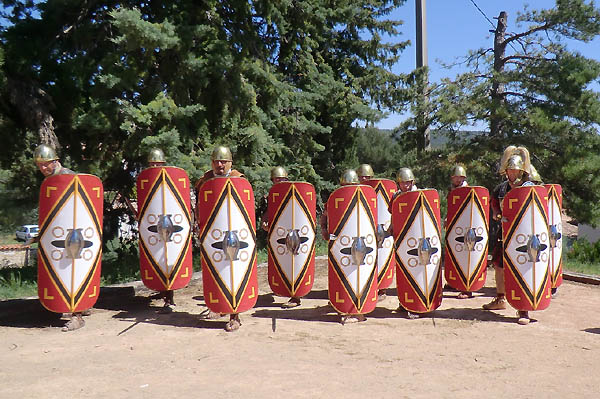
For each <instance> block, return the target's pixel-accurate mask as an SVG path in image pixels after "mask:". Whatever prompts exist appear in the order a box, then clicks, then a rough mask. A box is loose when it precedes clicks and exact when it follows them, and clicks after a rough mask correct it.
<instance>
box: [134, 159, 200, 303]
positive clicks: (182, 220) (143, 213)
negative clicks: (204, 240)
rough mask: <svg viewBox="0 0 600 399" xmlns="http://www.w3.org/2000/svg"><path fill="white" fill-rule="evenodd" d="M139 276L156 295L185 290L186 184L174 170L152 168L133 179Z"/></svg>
mask: <svg viewBox="0 0 600 399" xmlns="http://www.w3.org/2000/svg"><path fill="white" fill-rule="evenodd" d="M137 194H138V213H139V215H138V221H139V233H140V241H139V245H140V272H141V276H142V281H143V282H144V285H146V287H148V288H150V289H153V290H156V291H166V290H176V289H179V288H183V287H185V286H186V285H187V284H188V283H189V281H190V279H191V278H192V273H193V269H192V245H191V244H192V234H191V233H192V228H191V227H192V226H191V225H192V220H191V213H190V180H189V178H188V176H187V173H186V172H185V171H184V170H183V169H180V168H175V167H170V166H169V167H153V168H148V169H145V170H144V171H142V173H140V175H139V176H138V178H137Z"/></svg>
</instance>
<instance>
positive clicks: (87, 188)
mask: <svg viewBox="0 0 600 399" xmlns="http://www.w3.org/2000/svg"><path fill="white" fill-rule="evenodd" d="M103 201H104V190H103V188H102V182H101V181H100V179H98V178H97V177H96V176H92V175H85V174H73V175H57V176H51V177H48V178H46V179H45V180H44V182H43V183H42V187H41V189H40V209H39V226H40V232H39V248H38V295H39V298H40V301H41V302H42V305H44V307H45V308H46V309H48V310H50V311H52V312H57V313H65V312H67V313H70V312H81V311H83V310H86V309H89V308H91V307H92V306H94V303H96V300H97V299H98V294H100V262H101V258H102V210H103V207H102V205H103Z"/></svg>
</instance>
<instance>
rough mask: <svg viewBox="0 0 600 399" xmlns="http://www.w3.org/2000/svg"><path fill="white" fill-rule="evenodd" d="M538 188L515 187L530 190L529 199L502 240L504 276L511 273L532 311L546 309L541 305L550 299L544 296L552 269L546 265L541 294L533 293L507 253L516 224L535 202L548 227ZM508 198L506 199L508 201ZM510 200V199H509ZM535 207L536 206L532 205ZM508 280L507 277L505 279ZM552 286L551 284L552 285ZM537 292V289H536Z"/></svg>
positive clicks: (522, 204) (511, 222)
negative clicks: (508, 243)
mask: <svg viewBox="0 0 600 399" xmlns="http://www.w3.org/2000/svg"><path fill="white" fill-rule="evenodd" d="M535 187H536V186H526V187H515V188H516V189H528V191H529V192H528V193H527V198H526V199H525V200H524V201H523V202H522V203H521V204H520V208H519V210H518V211H517V212H515V217H514V218H513V219H512V220H510V223H509V225H508V228H507V229H506V234H504V231H505V229H504V226H503V229H502V230H503V240H502V260H503V263H504V275H505V276H506V275H507V273H510V275H512V276H513V279H512V280H514V281H515V283H516V284H517V286H518V287H519V288H520V290H521V292H520V293H522V294H524V296H525V298H526V300H527V303H528V304H529V305H530V306H531V310H542V309H545V307H540V304H542V303H543V302H544V299H548V298H544V294H545V293H547V291H548V287H547V286H548V283H549V282H550V268H549V265H546V271H545V273H544V278H543V281H544V283H543V284H542V285H541V286H540V289H539V292H537V293H535V292H531V290H530V289H529V288H528V287H527V283H526V282H525V281H524V278H523V276H522V275H521V272H520V271H519V269H518V268H517V267H516V266H515V265H514V264H513V263H512V261H511V258H510V254H508V253H507V242H509V241H510V238H511V237H512V236H513V235H514V233H515V230H516V228H517V226H518V223H516V222H517V221H520V220H521V219H522V217H523V214H524V212H525V211H527V209H528V208H529V206H530V204H531V203H532V202H535V206H537V207H538V209H539V210H541V211H542V212H540V213H541V214H542V217H543V222H544V225H545V226H548V216H547V212H546V210H545V207H544V206H543V203H542V202H541V199H540V195H539V193H538V192H537V190H536V189H535ZM537 187H541V186H537ZM513 190H515V189H512V190H511V191H510V192H509V193H508V194H507V196H506V197H508V196H509V195H510V194H511V192H512V193H513V195H514V191H513ZM506 197H505V198H504V199H505V200H506ZM509 198H510V197H509ZM532 206H534V205H532ZM505 279H506V277H505ZM550 285H551V283H550ZM534 290H535V287H534ZM507 299H508V302H509V303H510V304H511V305H513V306H514V307H522V306H520V305H518V304H517V302H515V301H514V300H513V298H512V295H507ZM546 307H547V305H546Z"/></svg>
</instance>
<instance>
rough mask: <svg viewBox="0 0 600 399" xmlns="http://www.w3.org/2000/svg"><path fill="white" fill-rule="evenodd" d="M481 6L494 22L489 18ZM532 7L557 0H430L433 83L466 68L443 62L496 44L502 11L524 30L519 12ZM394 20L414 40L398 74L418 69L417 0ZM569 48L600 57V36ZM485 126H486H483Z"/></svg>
mask: <svg viewBox="0 0 600 399" xmlns="http://www.w3.org/2000/svg"><path fill="white" fill-rule="evenodd" d="M473 3H475V4H476V5H477V6H478V7H479V9H481V11H482V12H483V13H484V14H485V15H486V16H487V18H489V20H491V22H492V23H493V24H494V25H493V26H492V24H490V22H489V21H488V20H487V19H486V17H485V16H484V15H483V14H482V12H480V11H479V10H478V9H477V7H476V6H475V5H474V4H473ZM525 4H528V7H529V9H533V10H536V9H548V8H552V7H553V6H554V5H555V1H554V0H528V1H520V0H473V1H472V0H427V4H426V7H427V8H426V14H427V44H428V57H429V68H430V71H431V72H430V78H429V80H430V81H431V82H435V81H439V80H440V78H442V77H454V76H456V74H457V73H460V72H462V71H464V70H463V69H461V68H453V69H452V70H447V69H444V68H443V67H442V66H441V65H440V61H441V62H444V63H447V64H451V63H452V62H453V61H455V60H456V59H457V57H463V56H465V55H466V54H467V53H468V51H469V50H475V49H478V48H482V47H485V48H489V47H492V46H493V36H492V35H493V34H492V33H491V32H489V30H490V29H493V28H494V27H495V25H496V20H495V19H494V17H497V16H498V14H500V11H506V12H507V14H508V32H521V31H522V30H524V27H522V28H521V29H520V28H519V27H518V26H517V25H516V18H517V12H518V11H523V9H524V5H525ZM390 19H394V20H396V19H399V20H402V21H403V22H404V25H402V27H401V28H400V30H401V32H402V35H401V36H400V37H399V38H398V40H410V42H411V44H410V46H409V47H407V48H406V50H405V51H404V52H403V53H402V57H401V59H400V61H399V62H398V64H397V65H396V66H395V67H394V72H396V73H407V72H410V71H411V70H413V69H414V68H415V42H416V41H415V0H407V1H406V3H405V4H404V6H402V7H400V8H398V9H397V10H395V11H394V13H392V14H391V15H390ZM569 47H570V48H572V49H575V50H578V51H580V52H582V53H583V54H584V55H585V56H587V57H590V58H595V59H599V60H600V38H596V39H594V41H592V42H590V43H587V44H581V43H569ZM404 119H405V116H404V115H398V114H393V115H389V116H388V117H387V118H385V119H384V120H382V121H380V122H379V123H378V124H377V127H379V128H382V129H392V128H394V127H396V126H398V125H399V124H400V122H401V121H402V120H404ZM482 127H485V126H482Z"/></svg>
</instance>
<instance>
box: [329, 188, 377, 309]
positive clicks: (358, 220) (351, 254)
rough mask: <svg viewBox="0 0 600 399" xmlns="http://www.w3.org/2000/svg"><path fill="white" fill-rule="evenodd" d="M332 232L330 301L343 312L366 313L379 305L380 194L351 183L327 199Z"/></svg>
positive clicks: (330, 230)
mask: <svg viewBox="0 0 600 399" xmlns="http://www.w3.org/2000/svg"><path fill="white" fill-rule="evenodd" d="M327 216H328V226H329V233H330V240H329V249H328V259H329V272H328V277H329V279H328V280H329V300H330V301H331V304H332V305H333V307H334V308H335V309H336V310H337V311H338V312H340V313H342V314H365V313H369V312H371V311H373V309H375V305H376V304H377V235H376V234H377V233H376V226H377V196H376V194H375V190H373V188H372V187H370V186H366V185H349V186H343V187H340V188H338V189H337V190H335V191H334V192H333V193H331V195H330V196H329V199H328V201H327Z"/></svg>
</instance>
